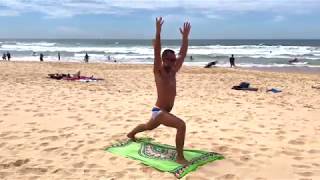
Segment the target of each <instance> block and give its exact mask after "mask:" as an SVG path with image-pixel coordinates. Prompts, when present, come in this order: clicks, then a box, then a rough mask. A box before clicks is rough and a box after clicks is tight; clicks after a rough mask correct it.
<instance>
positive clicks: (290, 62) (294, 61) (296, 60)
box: [288, 58, 299, 64]
mask: <svg viewBox="0 0 320 180" xmlns="http://www.w3.org/2000/svg"><path fill="white" fill-rule="evenodd" d="M288 62H289V64H292V63H297V62H299V60H298V58H294V59H293V60H289V61H288Z"/></svg>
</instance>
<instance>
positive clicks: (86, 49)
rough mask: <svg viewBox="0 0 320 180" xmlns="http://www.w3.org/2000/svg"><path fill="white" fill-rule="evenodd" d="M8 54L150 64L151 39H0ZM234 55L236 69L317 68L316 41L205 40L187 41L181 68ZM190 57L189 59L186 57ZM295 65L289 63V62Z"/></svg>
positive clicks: (165, 43)
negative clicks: (295, 60) (86, 57)
mask: <svg viewBox="0 0 320 180" xmlns="http://www.w3.org/2000/svg"><path fill="white" fill-rule="evenodd" d="M180 43H181V40H162V50H164V49H166V48H170V49H173V50H175V51H176V52H177V53H178V51H179V49H180ZM7 51H9V52H10V53H11V56H12V59H11V60H12V61H39V54H40V53H42V54H44V61H58V52H59V53H60V56H61V61H63V62H83V59H84V56H85V53H88V55H89V57H90V58H89V62H98V63H110V62H114V61H116V62H117V63H133V64H152V63H153V48H152V41H151V40H138V39H0V53H6V52H7ZM231 54H234V56H235V58H236V61H235V62H236V65H237V66H240V67H315V68H320V40H266V39H264V40H258V39H256V40H205V39H201V40H200V39H196V40H190V41H189V50H188V56H187V57H186V59H185V65H190V66H204V65H205V64H207V63H208V62H211V61H217V62H218V63H217V66H221V67H228V66H229V57H230V56H231ZM190 56H192V58H190ZM294 58H298V60H299V62H298V63H294V64H290V63H288V61H289V60H293V59H294Z"/></svg>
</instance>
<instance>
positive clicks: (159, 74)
mask: <svg viewBox="0 0 320 180" xmlns="http://www.w3.org/2000/svg"><path fill="white" fill-rule="evenodd" d="M163 22H164V21H163V20H162V17H159V18H156V38H155V40H154V42H153V46H154V65H153V73H154V78H155V83H156V87H157V94H158V98H157V102H156V104H155V106H154V107H153V108H152V112H151V119H150V120H149V122H147V123H145V124H139V125H138V126H137V127H135V128H134V129H133V130H132V131H131V132H130V133H128V134H127V136H128V137H129V138H130V139H132V140H135V135H136V134H137V133H139V132H143V131H146V130H152V129H155V128H156V127H158V126H159V125H161V124H162V125H165V126H168V127H172V128H176V129H177V134H176V150H177V157H176V162H178V163H180V164H187V163H188V161H187V160H186V159H185V157H184V155H183V146H184V140H185V133H186V124H185V122H184V121H183V120H181V119H180V118H178V117H176V116H175V115H173V114H171V113H170V111H171V110H172V108H173V105H174V101H175V97H176V73H177V72H178V71H179V70H180V68H181V66H182V64H183V62H184V59H185V57H186V54H187V50H188V37H189V33H190V29H191V25H190V23H189V22H185V23H184V25H183V28H180V33H181V35H182V45H181V48H180V52H179V55H178V57H176V54H175V52H174V51H173V50H171V49H166V50H164V51H163V53H162V55H161V28H162V24H163Z"/></svg>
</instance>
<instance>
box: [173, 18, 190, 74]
mask: <svg viewBox="0 0 320 180" xmlns="http://www.w3.org/2000/svg"><path fill="white" fill-rule="evenodd" d="M190 29H191V25H190V23H189V22H185V23H184V24H183V28H180V33H181V35H182V44H181V48H180V52H179V57H178V59H177V62H176V71H177V72H178V71H179V69H180V68H181V66H182V64H183V61H184V58H185V57H186V55H187V51H188V44H189V42H188V37H189V33H190Z"/></svg>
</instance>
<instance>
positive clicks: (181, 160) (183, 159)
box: [176, 157, 190, 165]
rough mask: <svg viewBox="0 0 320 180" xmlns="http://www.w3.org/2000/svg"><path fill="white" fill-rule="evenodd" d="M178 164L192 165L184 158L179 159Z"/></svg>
mask: <svg viewBox="0 0 320 180" xmlns="http://www.w3.org/2000/svg"><path fill="white" fill-rule="evenodd" d="M176 162H177V163H179V164H181V165H188V164H189V163H190V162H189V161H187V160H186V159H185V158H184V157H182V158H178V157H177V159H176Z"/></svg>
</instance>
